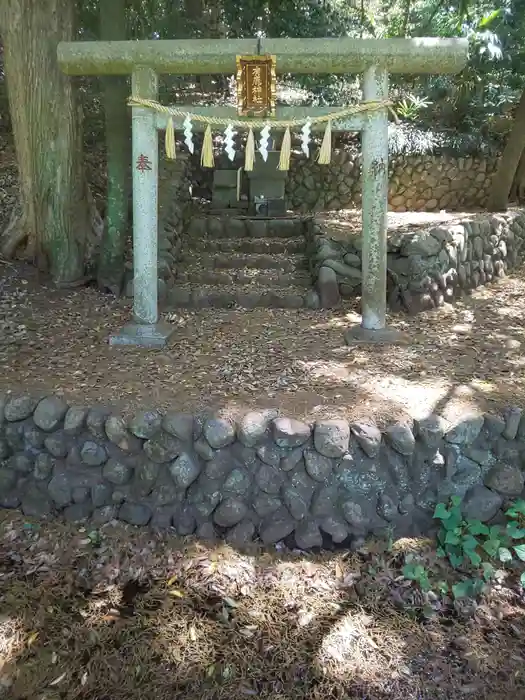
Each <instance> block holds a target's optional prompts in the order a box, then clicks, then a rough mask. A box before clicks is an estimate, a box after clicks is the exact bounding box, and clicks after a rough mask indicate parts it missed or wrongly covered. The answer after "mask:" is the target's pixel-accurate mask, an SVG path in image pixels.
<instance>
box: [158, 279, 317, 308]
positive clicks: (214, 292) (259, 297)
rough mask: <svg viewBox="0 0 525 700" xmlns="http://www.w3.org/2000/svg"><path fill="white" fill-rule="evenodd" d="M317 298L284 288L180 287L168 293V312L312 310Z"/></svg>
mask: <svg viewBox="0 0 525 700" xmlns="http://www.w3.org/2000/svg"><path fill="white" fill-rule="evenodd" d="M313 296H315V294H314V293H313V292H312V290H309V291H308V290H306V289H305V288H301V287H296V286H291V287H280V288H275V289H272V288H267V287H259V288H253V287H250V286H236V287H234V288H233V289H232V288H231V287H227V286H222V285H191V284H182V285H180V284H179V285H176V286H175V287H174V288H173V289H171V290H170V292H169V293H168V298H167V303H166V306H167V308H179V309H180V308H185V309H207V308H219V309H228V308H234V307H236V306H237V307H241V308H243V309H254V308H274V309H301V308H304V307H305V306H306V307H309V304H310V303H311V300H312V298H313Z"/></svg>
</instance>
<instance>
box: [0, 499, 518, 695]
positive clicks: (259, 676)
mask: <svg viewBox="0 0 525 700" xmlns="http://www.w3.org/2000/svg"><path fill="white" fill-rule="evenodd" d="M85 535H86V533H85V531H84V528H82V527H79V526H78V525H77V526H73V525H71V524H64V523H62V522H58V521H53V522H40V523H39V522H36V521H32V520H28V519H26V518H24V517H23V516H22V515H21V514H19V513H15V512H7V511H3V512H2V513H0V610H1V618H0V698H9V699H10V700H29V699H31V700H33V699H36V698H38V699H39V700H41V699H42V700H43V698H46V700H50V699H51V700H59V699H62V698H81V699H82V700H88V699H89V700H106V698H107V699H108V700H109V699H111V700H134V699H136V700H139V699H140V700H149V699H151V700H168V699H171V698H175V697H176V698H180V699H181V700H184V699H185V698H187V699H188V700H190V699H191V700H194V698H196V697H199V698H202V699H203V700H212V699H213V700H221V699H223V698H224V700H226V699H228V700H231V698H243V697H251V696H259V697H262V698H269V699H270V700H282V699H284V698H287V699H293V698H314V699H317V698H318V699H319V700H320V699H321V698H322V699H325V698H328V697H330V698H341V699H343V698H356V699H357V698H360V699H363V698H369V699H374V700H387V699H388V700H420V699H421V698H425V699H427V700H445V699H446V700H450V699H451V698H460V697H463V696H465V695H467V696H468V695H469V694H471V693H473V694H475V697H476V698H480V699H481V700H489V699H491V700H495V699H496V698H504V697H507V696H509V697H516V698H518V697H523V696H524V695H525V665H524V661H525V658H524V657H525V650H524V647H523V643H522V640H523V637H524V635H525V617H524V615H523V612H524V598H523V594H522V593H520V592H519V591H518V590H517V589H514V588H512V587H505V586H495V587H494V588H493V589H492V590H491V592H490V593H488V594H487V595H486V596H485V597H484V598H483V599H482V600H481V601H480V602H479V603H474V602H473V601H470V603H469V604H468V605H466V604H463V606H462V607H461V606H457V605H454V604H453V603H452V602H451V601H448V602H443V601H441V600H437V599H436V598H435V597H434V598H433V599H432V601H433V602H432V604H433V606H434V608H433V614H432V615H428V614H427V615H424V614H422V612H421V611H422V610H423V609H424V604H426V605H428V602H429V599H428V598H427V599H426V600H424V596H425V595H426V594H422V593H421V592H420V591H418V590H417V589H416V588H414V586H411V585H410V584H409V583H408V582H407V581H406V580H404V579H403V577H402V576H400V567H399V560H400V556H401V553H402V552H419V553H420V555H421V556H423V557H427V558H428V557H432V554H431V553H429V552H430V549H429V544H428V541H426V540H400V541H398V542H397V543H396V544H395V546H394V547H393V548H391V549H389V547H388V546H386V545H385V543H381V542H379V541H377V542H376V541H373V540H371V541H370V542H369V543H368V544H367V545H366V546H364V547H362V548H361V549H360V550H359V551H357V552H347V551H333V552H321V553H310V554H306V553H303V552H298V551H289V550H286V549H281V550H280V551H276V550H274V551H270V550H263V549H261V548H259V547H258V546H256V545H253V547H251V548H250V549H249V550H247V551H245V552H239V551H236V550H234V549H231V548H230V547H227V546H225V545H222V544H203V543H202V542H197V541H194V540H192V539H191V538H189V539H188V538H186V539H180V538H177V537H175V536H173V535H171V534H169V533H164V534H161V533H154V532H150V531H147V530H140V529H136V528H133V527H131V526H127V525H123V524H121V523H117V522H113V523H110V524H108V525H106V526H104V527H103V528H101V529H100V531H99V540H98V541H97V544H96V545H93V543H92V542H89V543H87V542H86V539H87V538H86V536H85Z"/></svg>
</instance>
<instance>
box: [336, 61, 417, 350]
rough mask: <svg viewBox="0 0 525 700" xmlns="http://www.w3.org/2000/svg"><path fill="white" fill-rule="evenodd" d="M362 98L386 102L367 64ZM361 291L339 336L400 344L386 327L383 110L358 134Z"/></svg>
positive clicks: (382, 80) (377, 72) (383, 78)
mask: <svg viewBox="0 0 525 700" xmlns="http://www.w3.org/2000/svg"><path fill="white" fill-rule="evenodd" d="M363 100H364V101H365V102H366V101H371V100H374V101H375V100H378V101H380V100H388V72H387V70H386V68H384V67H382V66H376V65H373V66H370V67H368V68H367V69H366V70H365V72H364V75H363ZM361 148H362V153H363V158H362V163H363V165H362V175H361V183H362V192H363V198H362V232H363V233H362V236H363V245H362V271H363V280H362V293H361V325H357V326H352V327H351V328H349V329H348V331H347V332H346V333H345V340H346V342H347V343H348V344H349V345H352V344H354V343H374V342H376V343H405V342H407V340H408V339H407V337H406V336H405V335H404V334H402V333H400V332H398V331H396V330H395V329H393V328H389V327H388V326H387V325H386V264H387V212H388V109H387V108H386V107H385V108H384V109H380V110H374V111H370V112H369V113H368V114H367V119H366V122H365V125H364V128H363V130H362V132H361Z"/></svg>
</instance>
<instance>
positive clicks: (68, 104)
mask: <svg viewBox="0 0 525 700" xmlns="http://www.w3.org/2000/svg"><path fill="white" fill-rule="evenodd" d="M73 20H74V12H73V2H72V0H38V2H34V0H2V1H1V2H0V27H1V32H2V37H3V42H4V67H5V75H6V81H7V89H8V96H9V106H10V113H11V120H12V125H13V136H14V142H15V148H16V154H17V160H18V171H19V180H20V196H21V216H20V218H19V219H18V221H17V222H16V225H11V226H10V227H9V231H6V232H5V235H4V236H3V237H2V238H3V240H2V248H3V250H4V251H6V252H7V253H14V252H15V250H14V249H16V248H19V247H20V246H22V245H24V244H25V246H26V248H25V252H26V254H27V255H28V256H30V257H32V258H33V260H34V261H35V262H36V263H37V264H38V266H39V267H40V268H44V269H48V270H49V271H50V273H51V275H52V277H53V279H54V280H55V281H56V282H57V283H64V284H70V283H79V282H80V281H81V280H83V279H84V273H85V255H86V251H87V249H88V241H89V238H90V236H91V234H92V231H93V228H92V211H91V206H90V203H89V197H88V186H87V182H86V179H85V173H84V164H83V153H82V114H81V110H80V108H79V106H78V105H77V102H76V99H75V94H74V90H73V86H72V83H71V80H70V78H68V77H67V76H65V75H64V74H63V73H62V72H61V71H60V69H59V67H58V63H57V60H56V50H57V44H58V42H59V41H71V40H72V39H73V26H74V22H73Z"/></svg>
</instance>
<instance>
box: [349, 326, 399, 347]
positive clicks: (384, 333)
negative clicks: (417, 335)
mask: <svg viewBox="0 0 525 700" xmlns="http://www.w3.org/2000/svg"><path fill="white" fill-rule="evenodd" d="M345 342H346V344H347V345H358V344H365V343H366V344H370V345H372V344H376V343H377V344H380V343H385V344H388V345H410V337H409V336H408V335H407V334H406V333H402V332H401V331H398V330H396V329H395V328H389V327H388V326H386V327H385V328H379V329H377V330H370V329H369V328H363V326H351V327H350V328H349V329H348V330H347V331H346V332H345Z"/></svg>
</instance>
